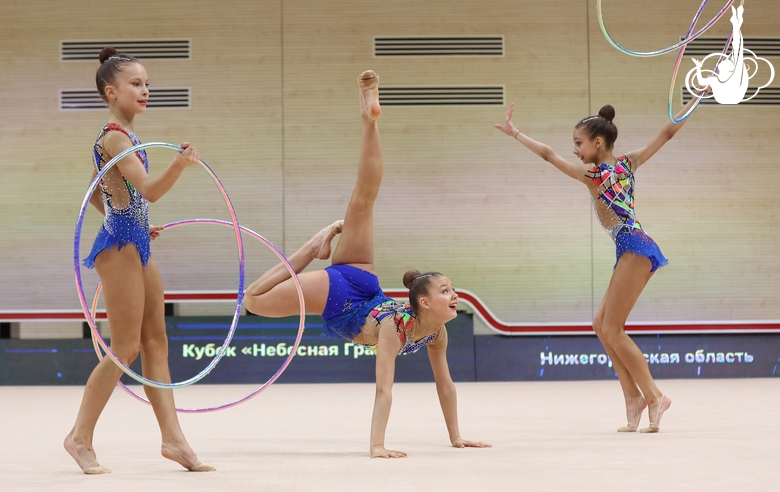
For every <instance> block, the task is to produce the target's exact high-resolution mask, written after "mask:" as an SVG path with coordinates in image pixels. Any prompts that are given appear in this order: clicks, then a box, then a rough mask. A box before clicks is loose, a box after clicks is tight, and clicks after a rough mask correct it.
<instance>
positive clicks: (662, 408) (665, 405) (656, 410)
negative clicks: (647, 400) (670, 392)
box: [639, 395, 672, 434]
mask: <svg viewBox="0 0 780 492" xmlns="http://www.w3.org/2000/svg"><path fill="white" fill-rule="evenodd" d="M671 406H672V399H671V398H669V397H668V396H666V395H662V396H661V399H660V400H658V401H657V402H656V403H655V404H654V405H650V408H649V409H648V411H647V413H648V415H649V416H650V425H649V426H647V427H645V428H644V429H642V430H640V431H639V432H641V433H643V434H655V433H656V432H658V431H659V430H661V417H663V415H664V412H666V411H667V410H668V409H669V407H671ZM654 416H655V419H653V417H654Z"/></svg>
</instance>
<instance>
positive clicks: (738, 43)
mask: <svg viewBox="0 0 780 492" xmlns="http://www.w3.org/2000/svg"><path fill="white" fill-rule="evenodd" d="M744 11H745V9H744V7H742V6H741V5H740V6H739V7H738V8H736V9H735V8H734V7H731V12H732V15H731V25H732V38H731V53H729V54H725V53H712V54H709V55H707V56H706V57H705V58H704V59H703V60H701V61H699V60H696V59H695V58H694V59H693V63H694V64H695V65H696V66H695V67H694V68H692V69H691V70H690V71H689V72H688V75H686V76H685V88H686V89H688V92H690V93H691V94H692V95H693V96H694V97H698V98H702V99H706V98H709V97H714V98H715V100H716V101H717V102H718V103H720V104H739V103H741V102H743V101H749V100H750V99H753V98H754V97H755V96H756V95H757V94H758V93H759V91H761V89H763V88H764V87H766V86H768V85H769V84H771V83H772V80H774V78H775V67H773V66H772V64H771V63H769V61H768V60H767V59H766V58H761V57H758V56H756V54H755V53H753V52H752V51H750V50H749V49H746V48H745V47H744V40H743V38H742V33H741V31H740V29H741V27H742V13H743V12H744ZM746 52H747V53H749V54H750V55H752V57H751V56H747V57H746V56H745V53H746ZM711 57H718V62H717V64H716V66H715V70H714V71H713V70H707V69H702V68H701V66H702V64H703V63H704V62H706V61H707V60H708V59H709V58H711ZM758 60H761V61H764V62H766V64H767V65H768V66H769V71H770V75H769V81H768V82H767V83H766V84H764V85H762V86H761V87H758V88H757V89H756V92H755V94H753V95H751V96H750V97H747V98H745V94H746V93H747V90H748V82H749V81H750V79H752V78H753V77H754V76H755V75H756V74H757V73H758ZM751 64H752V67H751ZM751 72H752V73H751ZM694 78H695V81H696V85H697V86H698V87H694V88H693V89H692V88H691V85H690V84H691V82H693V79H694ZM707 86H709V87H711V88H712V95H705V94H702V91H703V90H704V89H706V88H707Z"/></svg>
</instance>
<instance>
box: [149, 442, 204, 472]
mask: <svg viewBox="0 0 780 492" xmlns="http://www.w3.org/2000/svg"><path fill="white" fill-rule="evenodd" d="M184 446H186V447H187V449H186V450H184V449H181V448H176V447H175V445H173V444H168V443H166V442H163V443H162V449H161V452H162V455H163V456H164V457H165V458H168V459H169V460H171V461H175V462H176V463H178V464H180V465H181V466H183V467H184V468H186V469H188V470H189V471H193V472H210V471H215V470H216V468H214V467H213V466H209V465H204V464H203V463H201V462H200V460H198V457H197V456H195V452H194V451H192V449H190V447H189V446H188V445H187V444H186V443H185V444H184ZM185 454H186V455H187V457H185V456H184V455H185Z"/></svg>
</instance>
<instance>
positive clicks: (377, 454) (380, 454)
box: [371, 446, 406, 458]
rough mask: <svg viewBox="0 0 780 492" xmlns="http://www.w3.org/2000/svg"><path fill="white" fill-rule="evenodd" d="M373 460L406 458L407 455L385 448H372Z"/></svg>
mask: <svg viewBox="0 0 780 492" xmlns="http://www.w3.org/2000/svg"><path fill="white" fill-rule="evenodd" d="M371 457H372V458H406V453H404V452H403V451H393V450H392V449H385V447H384V446H374V447H373V448H371Z"/></svg>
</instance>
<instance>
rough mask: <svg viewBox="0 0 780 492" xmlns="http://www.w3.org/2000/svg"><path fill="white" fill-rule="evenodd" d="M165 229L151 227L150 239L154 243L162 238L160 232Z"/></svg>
mask: <svg viewBox="0 0 780 492" xmlns="http://www.w3.org/2000/svg"><path fill="white" fill-rule="evenodd" d="M163 229H164V227H163V226H154V225H150V226H149V239H151V240H152V241H154V240H155V239H157V238H158V237H160V231H162V230H163Z"/></svg>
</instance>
